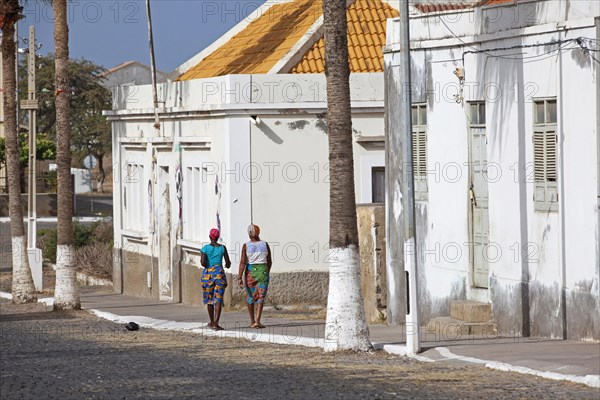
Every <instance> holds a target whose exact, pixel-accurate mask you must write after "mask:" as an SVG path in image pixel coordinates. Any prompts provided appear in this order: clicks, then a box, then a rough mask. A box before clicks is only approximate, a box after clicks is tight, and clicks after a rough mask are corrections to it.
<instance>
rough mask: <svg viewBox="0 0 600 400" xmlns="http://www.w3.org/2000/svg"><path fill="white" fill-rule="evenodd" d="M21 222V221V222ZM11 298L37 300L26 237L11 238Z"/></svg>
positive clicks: (25, 301) (23, 301)
mask: <svg viewBox="0 0 600 400" xmlns="http://www.w3.org/2000/svg"><path fill="white" fill-rule="evenodd" d="M21 223H22V222H21ZM12 265H13V267H12V272H13V275H12V300H13V303H17V304H22V303H30V302H35V301H37V295H36V292H35V286H34V284H33V277H32V276H31V269H30V268H29V260H28V255H27V238H26V237H25V236H19V237H13V238H12Z"/></svg>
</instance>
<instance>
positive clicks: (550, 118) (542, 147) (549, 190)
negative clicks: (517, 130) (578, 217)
mask: <svg viewBox="0 0 600 400" xmlns="http://www.w3.org/2000/svg"><path fill="white" fill-rule="evenodd" d="M556 144H557V135H556V99H548V100H536V101H534V125H533V169H534V193H533V200H534V203H535V204H534V209H535V210H536V211H556V210H558V190H557V184H556V181H557V179H558V175H557V169H556V163H557V151H556V150H557V146H556Z"/></svg>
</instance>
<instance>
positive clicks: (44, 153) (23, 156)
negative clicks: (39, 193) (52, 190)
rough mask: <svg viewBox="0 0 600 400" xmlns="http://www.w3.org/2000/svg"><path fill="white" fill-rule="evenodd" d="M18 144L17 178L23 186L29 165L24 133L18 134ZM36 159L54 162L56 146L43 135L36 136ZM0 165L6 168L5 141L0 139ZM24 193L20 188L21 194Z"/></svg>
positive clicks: (27, 147) (27, 146)
mask: <svg viewBox="0 0 600 400" xmlns="http://www.w3.org/2000/svg"><path fill="white" fill-rule="evenodd" d="M18 143H19V176H20V179H21V182H20V184H21V185H24V177H25V168H26V167H27V166H28V164H29V141H28V140H27V134H26V133H22V132H21V133H20V134H19V136H18ZM35 147H36V150H35V152H36V158H37V159H38V160H54V159H55V158H56V144H55V143H54V142H53V141H52V140H50V139H48V138H47V137H46V135H44V134H38V135H37V136H36V146H35ZM0 165H1V166H3V167H6V140H5V138H2V137H0ZM24 191H25V188H24V187H21V191H20V192H21V193H23V192H24Z"/></svg>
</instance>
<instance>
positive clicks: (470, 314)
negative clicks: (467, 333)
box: [450, 300, 492, 322]
mask: <svg viewBox="0 0 600 400" xmlns="http://www.w3.org/2000/svg"><path fill="white" fill-rule="evenodd" d="M450 317H452V318H454V319H459V320H461V321H466V322H489V321H490V320H491V319H492V305H491V304H488V303H480V302H478V301H469V300H453V301H451V302H450Z"/></svg>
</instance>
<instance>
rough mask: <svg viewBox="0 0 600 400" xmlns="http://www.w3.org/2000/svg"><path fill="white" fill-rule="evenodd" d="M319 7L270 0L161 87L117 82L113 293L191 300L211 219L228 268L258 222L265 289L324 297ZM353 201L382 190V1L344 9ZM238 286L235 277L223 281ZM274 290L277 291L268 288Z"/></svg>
mask: <svg viewBox="0 0 600 400" xmlns="http://www.w3.org/2000/svg"><path fill="white" fill-rule="evenodd" d="M320 5H321V3H320V2H318V1H313V0H292V1H273V2H272V1H269V2H267V3H265V5H263V6H262V7H261V8H259V9H258V10H257V11H256V12H255V13H253V14H252V15H250V16H249V17H248V18H247V19H246V20H244V21H242V22H241V23H240V24H238V25H237V26H236V27H234V28H233V29H232V30H231V31H230V32H228V33H226V34H225V35H224V36H223V37H222V38H221V39H219V40H218V41H217V42H215V43H214V44H213V45H211V46H209V47H208V48H207V49H205V50H203V51H202V52H200V53H199V54H198V55H196V56H194V57H193V58H192V59H190V60H189V61H188V62H186V63H184V64H183V65H182V66H181V67H180V68H178V70H177V71H178V78H177V80H175V81H173V82H168V83H164V84H160V85H158V97H159V101H160V109H159V118H160V130H159V131H156V130H155V127H154V126H153V125H154V114H153V113H154V109H153V101H152V88H151V86H150V85H142V86H123V87H120V88H119V89H118V90H117V91H116V92H115V95H114V104H113V110H112V111H108V112H107V115H108V118H109V120H110V121H111V123H112V126H113V140H114V142H113V162H114V165H115V166H116V167H115V171H114V177H115V186H114V197H115V201H114V222H115V247H116V256H117V257H116V260H115V270H114V271H115V274H114V282H115V288H116V290H118V291H120V292H123V293H127V294H133V295H138V296H149V297H153V298H156V299H162V300H170V301H183V302H189V303H194V302H199V301H200V299H201V289H200V286H199V277H200V268H199V249H200V247H201V245H202V243H204V242H206V241H207V240H208V232H209V230H210V228H213V227H219V228H220V230H221V233H222V240H223V243H224V244H226V245H227V247H228V249H229V253H230V255H231V256H232V261H233V262H234V268H235V269H237V264H236V262H237V261H238V260H239V258H238V256H239V252H240V249H241V246H242V244H243V243H244V242H246V241H247V240H248V238H247V233H246V227H247V226H248V224H249V223H250V222H251V221H253V222H254V223H256V224H257V225H259V226H260V227H261V231H262V233H261V237H262V238H263V239H264V240H267V241H268V242H269V243H270V244H271V247H272V250H273V252H274V267H273V272H274V276H273V279H275V280H277V279H278V280H279V281H278V282H279V283H278V284H276V285H272V287H273V289H272V290H273V292H272V294H273V296H277V295H278V294H277V293H280V297H279V298H278V301H280V302H282V301H289V302H296V303H297V302H305V303H312V304H324V302H325V301H326V298H327V260H326V249H327V241H328V236H329V208H328V204H329V192H328V179H329V178H328V141H327V133H326V132H327V131H326V117H325V113H326V106H327V103H326V90H325V74H324V73H323V71H324V54H323V26H322V25H323V22H322V21H323V18H322V15H321V8H320ZM347 16H348V21H349V22H348V28H349V33H348V39H349V46H348V47H349V52H350V59H349V62H350V66H351V70H352V74H351V77H350V82H351V96H352V115H353V131H354V162H355V181H356V192H357V202H358V203H372V202H382V201H383V199H384V193H385V192H384V186H383V182H384V170H383V167H384V163H385V161H384V83H383V53H382V49H383V46H384V44H385V27H386V19H387V18H390V17H394V16H398V12H397V11H396V9H395V8H393V7H392V6H390V5H389V4H388V3H387V2H385V1H382V0H356V1H350V2H349V5H348V11H347ZM230 286H233V285H230ZM277 291H279V292H277Z"/></svg>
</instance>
